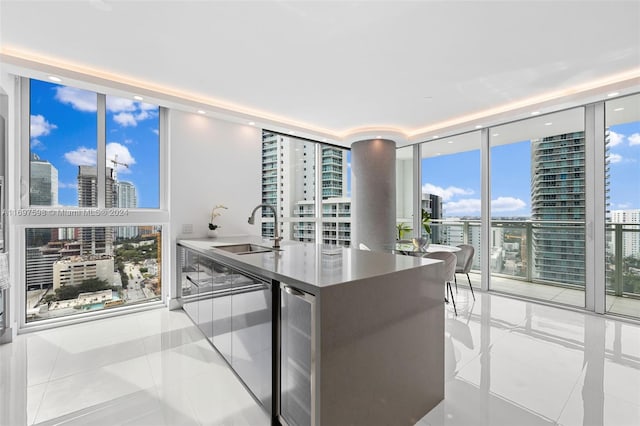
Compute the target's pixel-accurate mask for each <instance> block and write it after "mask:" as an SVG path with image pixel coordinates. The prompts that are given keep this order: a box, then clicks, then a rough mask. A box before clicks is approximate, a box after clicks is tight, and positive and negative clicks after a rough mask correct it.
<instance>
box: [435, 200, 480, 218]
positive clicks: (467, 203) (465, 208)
mask: <svg viewBox="0 0 640 426" xmlns="http://www.w3.org/2000/svg"><path fill="white" fill-rule="evenodd" d="M443 207H444V210H445V211H446V212H447V215H451V214H471V213H479V212H480V199H479V198H466V199H462V200H458V201H450V202H448V203H445V204H444V206H443Z"/></svg>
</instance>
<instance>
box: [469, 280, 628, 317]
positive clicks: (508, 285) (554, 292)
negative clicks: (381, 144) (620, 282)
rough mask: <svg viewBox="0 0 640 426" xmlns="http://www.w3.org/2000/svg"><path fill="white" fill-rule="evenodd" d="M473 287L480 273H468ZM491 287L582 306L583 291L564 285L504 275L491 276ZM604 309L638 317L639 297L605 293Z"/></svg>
mask: <svg viewBox="0 0 640 426" xmlns="http://www.w3.org/2000/svg"><path fill="white" fill-rule="evenodd" d="M469 277H470V278H471V283H472V284H473V287H474V288H479V287H480V274H479V273H470V274H469ZM458 284H460V285H461V286H468V285H469V284H468V281H467V278H466V277H465V276H464V275H458ZM491 289H492V290H496V291H500V292H504V293H508V294H513V295H516V296H522V297H529V298H534V299H540V300H544V301H547V302H552V303H559V304H563V305H570V306H575V307H578V308H584V291H582V290H574V289H571V288H566V287H558V286H552V285H545V284H536V283H530V282H526V281H522V280H514V279H510V278H507V277H504V276H500V277H498V276H492V277H491ZM605 303H606V310H607V312H608V313H611V314H616V315H623V316H628V317H633V318H640V298H630V297H620V296H611V295H607V298H606V302H605Z"/></svg>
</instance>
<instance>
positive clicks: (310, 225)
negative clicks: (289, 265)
mask: <svg viewBox="0 0 640 426" xmlns="http://www.w3.org/2000/svg"><path fill="white" fill-rule="evenodd" d="M316 146H317V144H316V143H314V142H306V141H303V140H300V139H296V138H289V137H287V136H283V135H280V134H277V133H272V132H269V131H263V133H262V202H263V204H270V205H272V206H274V207H275V208H276V211H277V212H278V217H279V218H283V217H290V218H301V219H303V218H305V217H311V218H313V217H314V216H315V211H314V205H315V201H316V200H315V185H316V182H315V170H316V161H315V158H316V157H315V154H316ZM320 155H321V158H320V164H321V167H322V179H321V181H320V182H318V183H317V184H318V185H321V188H322V199H323V200H327V199H329V198H340V197H343V196H344V195H346V185H347V183H346V173H347V158H346V156H347V154H346V151H345V150H341V149H338V148H334V147H330V146H324V145H322V146H321V147H320ZM262 213H263V217H271V212H270V211H269V210H263V211H262ZM279 225H280V230H281V235H282V236H283V237H284V238H285V239H293V240H300V241H315V226H316V225H315V221H308V222H307V221H304V220H295V221H291V222H289V223H288V224H287V225H289V226H284V225H285V222H281V223H280V224H279ZM342 226H343V229H344V227H345V226H350V223H349V222H347V225H342ZM262 235H264V236H271V235H273V222H271V221H264V222H263V223H262Z"/></svg>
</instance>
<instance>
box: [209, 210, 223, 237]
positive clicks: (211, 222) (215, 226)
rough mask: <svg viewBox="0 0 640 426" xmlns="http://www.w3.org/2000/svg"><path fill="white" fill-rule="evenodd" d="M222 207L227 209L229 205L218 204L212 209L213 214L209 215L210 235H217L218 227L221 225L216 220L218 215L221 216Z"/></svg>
mask: <svg viewBox="0 0 640 426" xmlns="http://www.w3.org/2000/svg"><path fill="white" fill-rule="evenodd" d="M221 209H225V210H226V209H227V207H225V206H223V205H222V204H218V205H217V206H215V207H214V208H213V209H212V210H211V215H210V216H209V236H210V237H216V236H217V229H218V228H220V225H218V224H217V223H214V222H215V219H216V217H218V216H221V215H222V213H221V212H220V210H221Z"/></svg>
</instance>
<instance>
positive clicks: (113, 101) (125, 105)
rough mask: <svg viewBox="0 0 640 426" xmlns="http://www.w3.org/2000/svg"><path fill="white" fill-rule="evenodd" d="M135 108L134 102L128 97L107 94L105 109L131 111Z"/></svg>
mask: <svg viewBox="0 0 640 426" xmlns="http://www.w3.org/2000/svg"><path fill="white" fill-rule="evenodd" d="M136 109H137V108H136V102H134V101H132V100H130V99H125V98H114V97H113V96H107V111H109V112H123V111H126V112H131V111H135V110H136Z"/></svg>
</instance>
